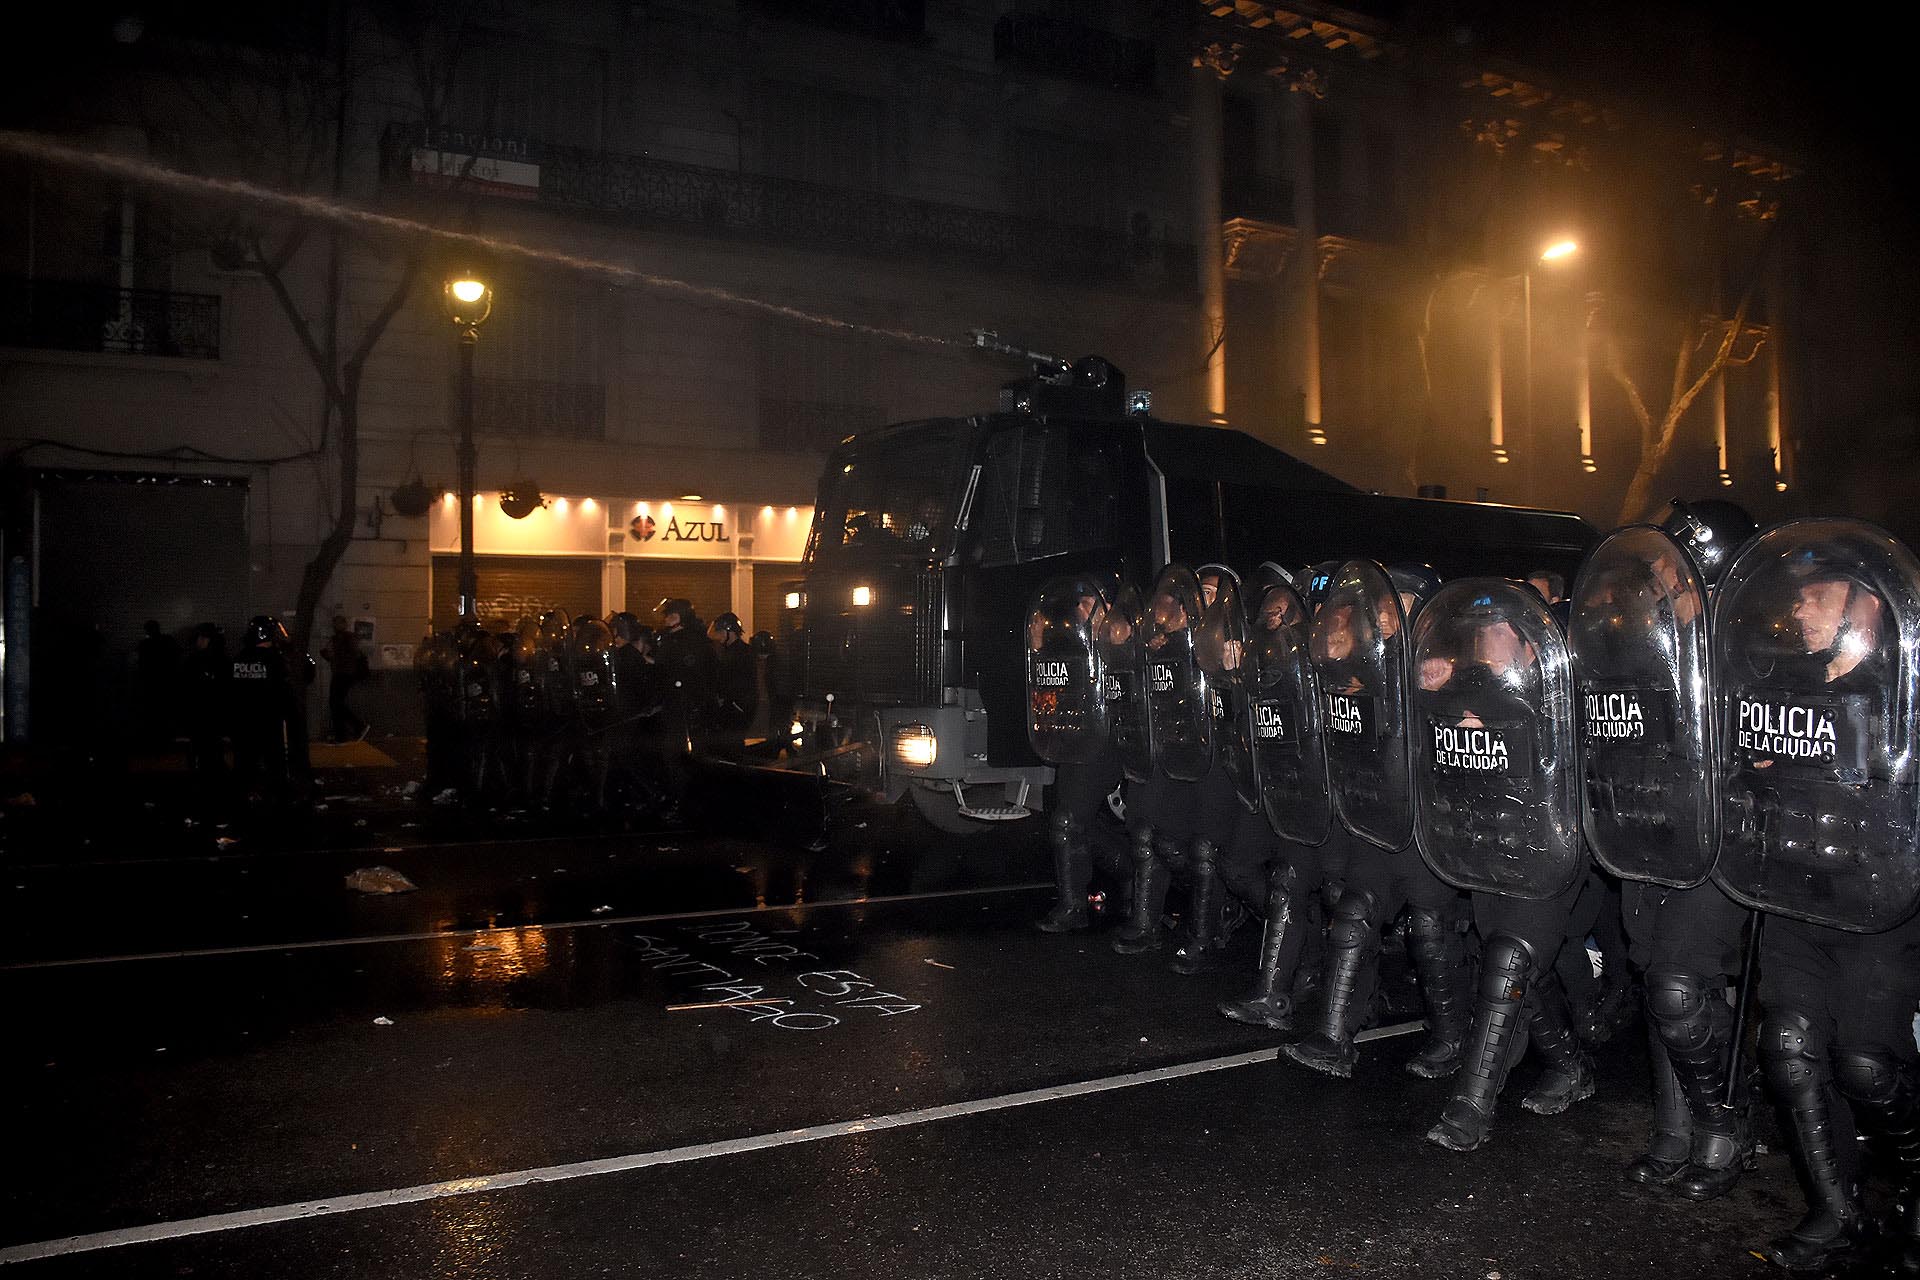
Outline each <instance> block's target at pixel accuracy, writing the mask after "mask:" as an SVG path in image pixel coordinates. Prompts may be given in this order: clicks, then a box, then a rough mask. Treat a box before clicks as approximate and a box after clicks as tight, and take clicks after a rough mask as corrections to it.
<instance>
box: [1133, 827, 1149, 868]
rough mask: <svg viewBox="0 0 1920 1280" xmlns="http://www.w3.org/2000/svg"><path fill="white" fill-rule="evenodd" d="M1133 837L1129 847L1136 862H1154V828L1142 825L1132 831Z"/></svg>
mask: <svg viewBox="0 0 1920 1280" xmlns="http://www.w3.org/2000/svg"><path fill="white" fill-rule="evenodd" d="M1132 837H1133V838H1132V840H1131V841H1130V844H1129V847H1130V849H1131V851H1132V853H1133V860H1134V861H1135V862H1152V861H1153V828H1152V827H1141V828H1140V829H1139V830H1137V831H1135V832H1133V833H1132Z"/></svg>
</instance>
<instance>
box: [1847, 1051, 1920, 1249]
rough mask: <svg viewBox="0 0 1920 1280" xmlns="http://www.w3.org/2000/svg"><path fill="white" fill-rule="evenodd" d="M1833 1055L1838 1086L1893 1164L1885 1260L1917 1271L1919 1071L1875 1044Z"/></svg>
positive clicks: (1919, 1231)
mask: <svg viewBox="0 0 1920 1280" xmlns="http://www.w3.org/2000/svg"><path fill="white" fill-rule="evenodd" d="M1837 1056H1838V1058H1839V1066H1840V1090H1841V1092H1842V1093H1844V1094H1846V1096H1847V1099H1848V1100H1849V1101H1850V1102H1852V1103H1853V1110H1854V1114H1855V1115H1856V1116H1858V1117H1859V1118H1860V1121H1861V1127H1862V1128H1863V1129H1865V1130H1866V1131H1867V1137H1868V1138H1869V1139H1870V1140H1871V1141H1872V1142H1873V1143H1875V1144H1876V1145H1877V1146H1878V1147H1879V1148H1880V1152H1881V1154H1882V1155H1883V1156H1884V1157H1886V1159H1887V1162H1888V1163H1889V1164H1891V1165H1892V1166H1893V1174H1894V1179H1895V1188H1896V1192H1895V1198H1894V1207H1893V1213H1892V1215H1891V1217H1890V1218H1889V1220H1888V1223H1887V1230H1888V1237H1889V1238H1888V1240H1887V1244H1888V1246H1889V1248H1888V1251H1887V1252H1888V1256H1887V1258H1886V1261H1887V1262H1888V1263H1889V1264H1890V1267H1891V1269H1892V1271H1893V1273H1894V1274H1896V1275H1901V1276H1920V1072H1916V1071H1915V1069H1914V1067H1913V1065H1912V1064H1911V1063H1907V1062H1902V1061H1900V1060H1899V1059H1897V1058H1895V1057H1893V1055H1891V1054H1888V1053H1885V1052H1883V1051H1881V1050H1877V1049H1842V1050H1840V1052H1839V1054H1838V1055H1837Z"/></svg>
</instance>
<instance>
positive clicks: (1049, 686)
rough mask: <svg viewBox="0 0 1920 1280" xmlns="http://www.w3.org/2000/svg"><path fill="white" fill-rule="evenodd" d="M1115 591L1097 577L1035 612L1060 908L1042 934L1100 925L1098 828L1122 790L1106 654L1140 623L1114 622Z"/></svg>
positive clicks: (1031, 655) (1032, 639)
mask: <svg viewBox="0 0 1920 1280" xmlns="http://www.w3.org/2000/svg"><path fill="white" fill-rule="evenodd" d="M1114 586H1115V584H1114V583H1112V582H1100V581H1096V580H1095V579H1094V577H1092V576H1075V577H1070V578H1056V579H1053V580H1051V581H1049V582H1047V583H1046V584H1044V585H1043V586H1042V587H1041V589H1040V591H1039V592H1038V593H1037V594H1036V595H1035V597H1034V601H1033V605H1032V607H1031V608H1030V609H1029V610H1028V612H1027V645H1026V664H1027V711H1028V715H1027V735H1028V738H1029V740H1030V741H1031V742H1032V744H1033V747H1034V751H1035V753H1036V754H1038V755H1039V756H1040V758H1041V759H1042V760H1045V761H1047V762H1048V763H1049V764H1051V765H1053V767H1054V783H1053V795H1052V797H1051V799H1052V807H1051V809H1050V810H1049V812H1048V814H1047V840H1048V843H1049V845H1050V846H1051V847H1052V851H1053V882H1054V904H1053V908H1052V909H1051V910H1050V911H1048V912H1047V914H1046V915H1045V916H1043V917H1041V919H1039V920H1037V921H1035V927H1036V928H1038V929H1040V930H1041V931H1042V932H1044V933H1070V932H1073V931H1075V930H1079V929H1084V928H1086V927H1087V926H1088V925H1089V924H1090V923H1091V913H1090V912H1089V909H1088V901H1087V890H1088V887H1089V886H1090V885H1091V883H1092V880H1093V862H1094V853H1093V838H1092V837H1093V824H1094V821H1095V819H1096V817H1097V816H1098V813H1099V810H1100V808H1101V807H1102V806H1103V805H1105V803H1106V799H1107V796H1108V795H1109V794H1110V793H1111V792H1112V791H1113V789H1114V788H1115V787H1116V786H1118V785H1119V782H1120V762H1119V757H1118V756H1117V755H1116V754H1115V752H1114V747H1113V741H1112V738H1113V730H1112V723H1111V716H1110V713H1109V707H1110V703H1111V701H1112V699H1111V698H1110V696H1109V687H1110V686H1111V685H1113V684H1114V683H1115V682H1116V681H1117V680H1118V679H1119V673H1117V672H1116V673H1115V676H1114V677H1113V679H1112V680H1110V679H1109V677H1108V673H1107V670H1106V667H1107V664H1106V661H1105V655H1106V653H1107V650H1108V646H1110V645H1112V644H1113V643H1115V642H1116V640H1117V641H1118V642H1119V643H1121V644H1125V643H1128V642H1129V641H1130V639H1131V632H1132V627H1133V620H1132V619H1131V618H1129V617H1126V616H1124V615H1122V616H1111V615H1112V612H1113V608H1112V605H1111V603H1110V601H1111V597H1112V596H1113V594H1114Z"/></svg>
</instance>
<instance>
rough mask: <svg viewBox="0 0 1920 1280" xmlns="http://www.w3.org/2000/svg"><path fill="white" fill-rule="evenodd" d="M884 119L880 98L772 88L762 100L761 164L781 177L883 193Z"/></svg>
mask: <svg viewBox="0 0 1920 1280" xmlns="http://www.w3.org/2000/svg"><path fill="white" fill-rule="evenodd" d="M880 119H881V113H880V102H879V100H878V99H875V98H868V97H862V96H861V95H859V94H853V93H835V92H832V91H830V90H825V89H814V88H809V87H806V86H801V85H773V86H769V87H768V89H767V90H766V93H765V95H764V97H763V99H762V112H761V130H760V138H761V144H760V145H761V168H762V169H763V171H764V172H766V173H768V174H771V175H772V176H774V177H776V178H792V179H795V180H796V181H801V182H817V183H822V184H825V185H827V186H834V187H853V188H856V189H858V190H862V191H877V190H879V189H880V186H881V180H880V176H881V164H880V155H881V145H880Z"/></svg>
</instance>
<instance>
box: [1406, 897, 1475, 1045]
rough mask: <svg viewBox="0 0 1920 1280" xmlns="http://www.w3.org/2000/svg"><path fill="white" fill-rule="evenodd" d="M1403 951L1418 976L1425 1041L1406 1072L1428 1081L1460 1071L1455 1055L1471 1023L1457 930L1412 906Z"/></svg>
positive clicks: (1464, 962) (1437, 913)
mask: <svg viewBox="0 0 1920 1280" xmlns="http://www.w3.org/2000/svg"><path fill="white" fill-rule="evenodd" d="M1409 924H1410V928H1409V930H1408V935H1407V950H1408V951H1409V952H1410V953H1412V956H1413V970H1414V972H1415V973H1416V974H1418V975H1419V977H1420V997H1421V999H1422V1000H1423V1001H1425V1003H1426V1006H1427V1042H1426V1044H1424V1045H1422V1046H1421V1047H1420V1052H1418V1053H1416V1054H1414V1055H1413V1057H1412V1058H1411V1059H1410V1060H1409V1061H1408V1062H1407V1070H1408V1071H1411V1072H1412V1073H1413V1074H1414V1075H1416V1076H1423V1077H1425V1078H1426V1079H1428V1080H1438V1079H1441V1078H1442V1077H1444V1076H1450V1075H1452V1074H1453V1073H1454V1072H1455V1071H1457V1070H1459V1069H1460V1051H1461V1049H1462V1048H1463V1047H1464V1046H1465V1045H1466V1040H1467V1029H1468V1027H1469V1026H1471V1024H1472V1016H1471V1015H1470V1013H1469V1012H1468V1001H1467V953H1466V948H1465V947H1464V946H1463V945H1462V943H1461V938H1460V931H1459V930H1457V929H1455V928H1454V927H1453V921H1452V920H1451V919H1450V918H1449V917H1448V915H1447V914H1446V913H1445V912H1442V911H1433V910H1429V909H1427V908H1425V907H1415V908H1414V909H1413V911H1412V912H1411V913H1410V920H1409Z"/></svg>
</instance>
